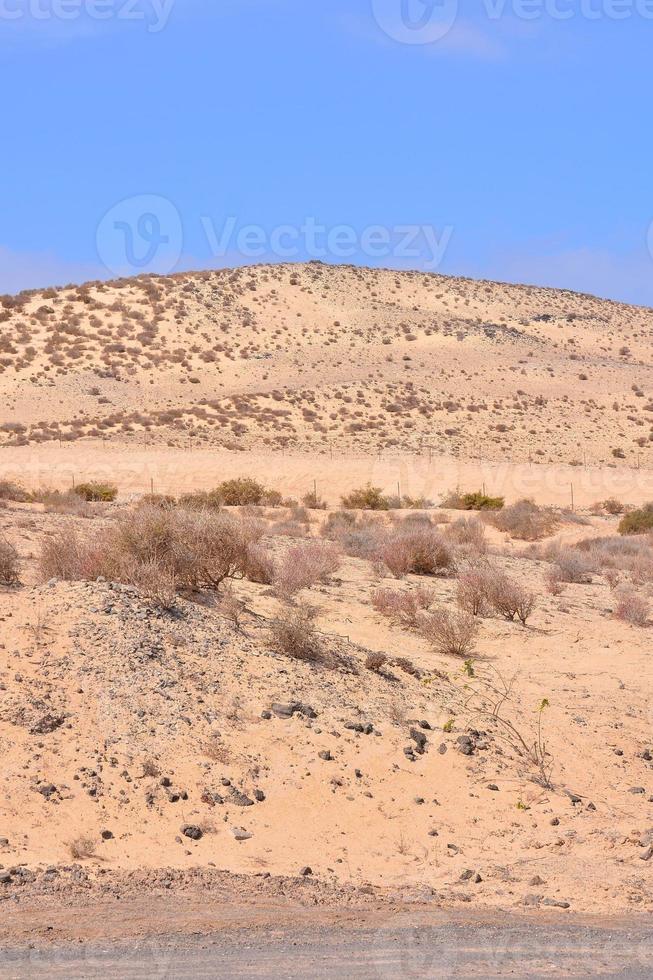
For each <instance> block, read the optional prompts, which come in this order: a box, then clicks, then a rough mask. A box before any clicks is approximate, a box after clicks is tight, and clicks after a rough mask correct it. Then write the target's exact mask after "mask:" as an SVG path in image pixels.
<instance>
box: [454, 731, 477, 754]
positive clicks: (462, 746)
mask: <svg viewBox="0 0 653 980" xmlns="http://www.w3.org/2000/svg"><path fill="white" fill-rule="evenodd" d="M456 745H457V747H458V751H459V752H461V753H462V754H463V755H473V753H474V741H473V739H471V738H470V736H469V735H460V736H459V737H458V739H457V741H456Z"/></svg>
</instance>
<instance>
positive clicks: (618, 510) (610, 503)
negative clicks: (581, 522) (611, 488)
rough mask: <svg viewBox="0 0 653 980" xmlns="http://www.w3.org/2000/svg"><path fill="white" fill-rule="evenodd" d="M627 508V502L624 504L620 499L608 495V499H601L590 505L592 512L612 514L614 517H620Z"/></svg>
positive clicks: (598, 514) (597, 514)
mask: <svg viewBox="0 0 653 980" xmlns="http://www.w3.org/2000/svg"><path fill="white" fill-rule="evenodd" d="M625 510H626V507H625V504H622V503H621V501H620V500H617V499H616V498H615V497H608V499H607V500H601V501H599V502H597V503H595V504H592V506H591V507H590V513H592V514H595V515H596V516H600V515H602V514H610V515H611V516H612V517H618V516H619V515H620V514H623V513H624V511H625Z"/></svg>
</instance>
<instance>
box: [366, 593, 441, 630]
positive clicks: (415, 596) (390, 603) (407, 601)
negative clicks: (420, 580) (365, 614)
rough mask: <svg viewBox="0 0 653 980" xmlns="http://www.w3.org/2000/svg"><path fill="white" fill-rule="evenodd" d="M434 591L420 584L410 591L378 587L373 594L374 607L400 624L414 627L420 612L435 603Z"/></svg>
mask: <svg viewBox="0 0 653 980" xmlns="http://www.w3.org/2000/svg"><path fill="white" fill-rule="evenodd" d="M434 598H435V596H434V593H433V592H432V590H431V589H428V588H426V587H425V586H418V588H416V589H412V590H411V591H410V592H400V591H399V590H397V589H377V591H376V592H374V594H373V595H372V606H373V608H374V609H375V610H376V611H377V612H379V613H381V615H383V616H387V617H388V618H389V619H392V620H393V621H394V622H396V623H398V624H399V625H400V626H404V627H407V628H409V629H414V628H415V627H416V626H417V623H418V620H419V616H420V613H423V612H425V611H426V610H427V609H429V608H430V606H432V605H433V601H434Z"/></svg>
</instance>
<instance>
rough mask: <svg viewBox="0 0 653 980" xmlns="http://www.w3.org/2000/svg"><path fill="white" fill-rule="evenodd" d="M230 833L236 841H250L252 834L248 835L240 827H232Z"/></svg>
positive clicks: (246, 831)
mask: <svg viewBox="0 0 653 980" xmlns="http://www.w3.org/2000/svg"><path fill="white" fill-rule="evenodd" d="M231 833H232V834H233V835H234V837H235V838H236V840H241V841H242V840H250V839H251V838H252V837H253V834H250V832H249V831H248V830H243V828H242V827H232V828H231Z"/></svg>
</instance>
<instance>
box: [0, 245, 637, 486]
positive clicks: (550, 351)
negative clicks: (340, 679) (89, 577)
mask: <svg viewBox="0 0 653 980" xmlns="http://www.w3.org/2000/svg"><path fill="white" fill-rule="evenodd" d="M652 337H653V313H652V311H650V310H647V309H643V308H638V307H634V306H627V305H624V304H619V303H613V302H609V301H605V300H599V299H596V298H594V297H590V296H585V295H578V294H574V293H571V292H568V291H561V290H551V289H543V288H536V287H526V286H508V285H502V284H497V283H489V282H474V281H471V280H465V279H456V278H448V277H443V276H437V275H429V274H421V273H405V272H394V271H389V270H373V269H358V268H354V267H350V266H336V267H334V266H327V265H322V264H320V263H310V264H308V265H293V266H283V265H277V266H258V267H248V268H242V269H236V270H223V271H218V272H199V273H184V274H180V275H177V276H174V277H152V276H143V277H138V278H135V279H125V280H119V281H115V282H110V283H89V284H86V285H83V286H79V287H76V286H69V287H64V288H61V289H56V290H55V289H47V290H42V291H37V292H30V293H23V294H20V295H19V296H16V297H9V296H5V297H0V397H1V398H2V403H3V405H4V411H3V413H2V418H1V419H0V422H2V426H1V427H0V445H3V444H5V445H6V444H9V445H16V444H18V445H21V444H23V445H24V444H26V443H27V442H29V443H31V444H34V443H39V442H44V441H52V440H57V439H61V440H62V441H72V440H77V439H82V438H83V439H89V438H90V439H99V438H102V439H104V440H106V441H107V442H109V441H110V442H111V444H114V445H115V444H121V443H123V442H127V443H136V444H143V443H147V444H150V445H155V444H162V445H166V444H168V445H171V446H187V445H188V444H189V441H190V443H191V444H192V445H193V446H196V447H200V446H202V447H218V446H222V447H227V448H232V449H245V450H250V449H253V448H259V449H263V448H269V449H277V448H281V447H286V446H288V447H292V448H295V449H306V450H310V451H313V452H315V451H324V450H328V449H329V447H331V448H333V449H336V450H338V451H339V452H352V451H355V452H362V453H373V452H378V451H379V450H381V449H384V448H396V449H397V450H401V451H415V450H418V449H420V448H422V450H425V449H426V448H427V447H432V448H433V451H434V452H436V453H450V454H453V455H458V456H460V457H461V458H464V457H474V456H483V457H485V458H490V459H502V458H503V459H505V458H511V459H520V460H523V459H527V458H529V457H532V458H533V459H535V460H538V461H541V462H547V461H549V460H554V459H555V460H557V459H560V460H562V461H565V462H575V461H581V460H583V459H585V460H587V461H588V462H589V461H591V462H610V461H612V460H614V459H624V460H626V462H628V463H629V464H637V465H638V464H639V463H641V465H644V466H646V465H648V464H649V463H650V461H651V458H652V456H653V368H652V367H651V363H650V350H651V338H652Z"/></svg>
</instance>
